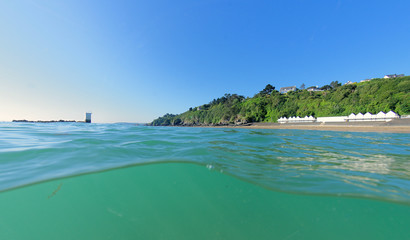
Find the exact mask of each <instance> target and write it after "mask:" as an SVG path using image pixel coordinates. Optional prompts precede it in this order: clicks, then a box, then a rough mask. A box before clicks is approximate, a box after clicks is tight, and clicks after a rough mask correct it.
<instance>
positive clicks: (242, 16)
mask: <svg viewBox="0 0 410 240" xmlns="http://www.w3.org/2000/svg"><path fill="white" fill-rule="evenodd" d="M409 9H410V1H353V0H323V1H319V0H318V1H314V0H312V1H307V0H304V1H302V0H300V1H296V0H295V1H290V0H288V1H285V0H282V1H274V0H270V1H245V0H232V1H228V0H204V1H194V0H189V1H137V0H130V1H121V0H119V1H102V0H98V1H82V0H81V1H75V0H69V1H54V0H53V1H52V0H48V1H35V0H31V1H29V0H27V1H24V0H20V1H0V84H1V85H0V121H11V120H12V119H30V120H49V119H74V120H83V119H84V113H85V112H86V111H92V112H93V120H94V121H95V122H120V121H125V122H149V121H152V120H153V119H154V118H156V117H159V116H162V115H163V114H165V113H181V112H184V111H186V110H187V109H188V108H189V107H195V106H199V105H202V104H204V103H208V102H210V101H211V100H212V99H214V98H218V97H221V96H223V95H224V94H225V93H237V94H241V95H244V96H253V95H254V94H255V93H257V92H258V91H260V90H262V89H263V88H264V87H265V85H266V84H268V83H269V84H272V85H273V86H275V87H276V88H277V89H279V88H280V87H284V86H291V85H296V86H298V87H299V86H300V85H301V84H302V83H304V84H305V85H306V86H307V87H308V86H314V85H319V86H323V85H325V84H328V83H330V82H331V81H339V82H342V83H345V82H347V81H360V80H362V79H366V78H373V77H383V76H384V75H385V74H393V73H397V74H401V73H403V74H406V75H409V74H410V64H409V63H410V54H409V53H410V44H409V42H410V24H409V23H410V15H409V14H408V10H409Z"/></svg>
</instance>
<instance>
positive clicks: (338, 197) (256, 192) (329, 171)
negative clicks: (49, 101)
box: [0, 122, 410, 240]
mask: <svg viewBox="0 0 410 240" xmlns="http://www.w3.org/2000/svg"><path fill="white" fill-rule="evenodd" d="M0 239H2V240H9V239H11V240H14V239H17V240H18V239H42V240H43V239H59V240H61V239H76V240H78V239H98V240H100V239H165V240H168V239H178V240H183V239H190V240H191V239H194V240H196V239H224V240H225V239H228V240H229V239H234V240H241V239H255V240H261V239H278V240H295V239H314V240H317V239H326V240H327V239H331V240H337V239H349V240H354V239H360V240H363V239H372V240H377V239H390V240H395V239H398V240H402V239H403V240H404V239H410V134H405V133H404V134H403V133H359V132H332V131H312V130H277V129H270V130H269V129H266V130H263V129H238V128H199V127H198V128H197V127H195V128H190V127H149V126H138V125H136V124H128V123H117V124H98V123H92V124H85V123H10V122H2V123H0Z"/></svg>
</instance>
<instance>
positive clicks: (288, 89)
mask: <svg viewBox="0 0 410 240" xmlns="http://www.w3.org/2000/svg"><path fill="white" fill-rule="evenodd" d="M290 91H296V86H292V87H282V88H280V90H279V92H280V93H288V92H290Z"/></svg>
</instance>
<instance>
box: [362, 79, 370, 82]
mask: <svg viewBox="0 0 410 240" xmlns="http://www.w3.org/2000/svg"><path fill="white" fill-rule="evenodd" d="M370 81H371V79H365V80H362V81H360V82H370Z"/></svg>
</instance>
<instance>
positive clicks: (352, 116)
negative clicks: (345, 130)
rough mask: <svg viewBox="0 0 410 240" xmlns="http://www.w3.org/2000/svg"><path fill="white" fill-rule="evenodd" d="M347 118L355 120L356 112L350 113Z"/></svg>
mask: <svg viewBox="0 0 410 240" xmlns="http://www.w3.org/2000/svg"><path fill="white" fill-rule="evenodd" d="M347 119H348V120H349V121H355V120H356V114H354V113H351V114H350V115H349V116H348V117H347Z"/></svg>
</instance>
